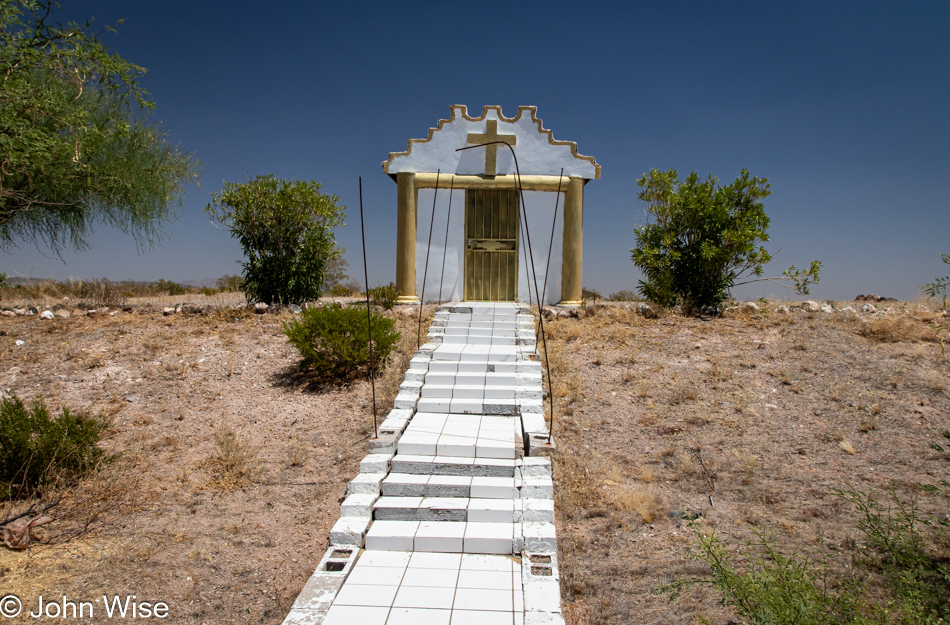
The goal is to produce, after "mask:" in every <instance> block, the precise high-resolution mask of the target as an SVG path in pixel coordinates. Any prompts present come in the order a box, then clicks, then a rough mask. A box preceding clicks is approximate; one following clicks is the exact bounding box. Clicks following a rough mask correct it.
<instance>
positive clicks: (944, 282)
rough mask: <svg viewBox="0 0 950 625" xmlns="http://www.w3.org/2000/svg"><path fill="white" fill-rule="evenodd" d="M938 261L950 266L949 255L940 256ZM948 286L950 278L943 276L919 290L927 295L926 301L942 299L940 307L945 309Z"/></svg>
mask: <svg viewBox="0 0 950 625" xmlns="http://www.w3.org/2000/svg"><path fill="white" fill-rule="evenodd" d="M940 260H942V261H943V262H944V263H945V264H947V265H950V255H947V254H941V255H940ZM948 286H950V276H944V277H942V278H937V279H936V280H934V281H933V282H928V283H927V284H924V285H923V286H921V287H920V288H921V289H922V290H923V292H924V293H926V294H927V299H931V298H934V297H942V298H943V304H942V307H943V308H946V307H947V287H948Z"/></svg>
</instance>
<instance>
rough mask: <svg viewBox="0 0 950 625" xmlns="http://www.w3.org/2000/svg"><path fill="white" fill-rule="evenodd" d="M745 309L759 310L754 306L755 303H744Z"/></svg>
mask: <svg viewBox="0 0 950 625" xmlns="http://www.w3.org/2000/svg"><path fill="white" fill-rule="evenodd" d="M745 307H746V308H748V309H749V310H758V309H759V305H758V304H756V303H755V302H746V303H745Z"/></svg>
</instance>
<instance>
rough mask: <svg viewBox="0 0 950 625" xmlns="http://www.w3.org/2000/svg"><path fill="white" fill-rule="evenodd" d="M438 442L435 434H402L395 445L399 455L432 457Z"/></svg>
mask: <svg viewBox="0 0 950 625" xmlns="http://www.w3.org/2000/svg"><path fill="white" fill-rule="evenodd" d="M438 441H439V437H438V435H435V434H432V435H425V434H403V435H402V438H400V439H399V442H398V443H396V445H397V449H398V450H399V453H401V454H413V455H422V456H434V455H435V451H436V444H437V443H438Z"/></svg>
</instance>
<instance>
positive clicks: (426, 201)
mask: <svg viewBox="0 0 950 625" xmlns="http://www.w3.org/2000/svg"><path fill="white" fill-rule="evenodd" d="M473 151H474V150H473ZM499 154H500V153H499ZM434 193H435V191H434V190H433V189H421V190H420V191H419V199H418V205H417V206H418V208H417V218H418V222H417V226H416V294H418V295H419V296H420V297H423V296H424V298H425V301H426V302H437V301H439V299H441V300H442V301H443V302H448V301H461V300H462V299H463V297H464V295H465V293H464V285H463V276H464V262H465V232H464V227H463V223H464V217H465V191H464V190H458V189H456V190H455V191H454V192H453V193H454V195H453V197H452V214H451V218H450V222H449V234H448V245H447V246H446V245H445V225H446V223H445V222H446V217H447V216H448V210H449V191H448V190H446V189H439V193H438V197H437V198H436V205H435V223H434V224H433V226H432V248H431V252H430V253H429V260H428V262H429V266H428V271H426V250H427V249H428V244H429V223H430V220H431V218H432V199H433V194H434ZM558 195H560V198H559V200H558V208H557V222H556V223H555V225H554V245H553V246H550V245H549V244H550V242H551V224H552V220H553V217H554V201H555V198H556V197H557V196H558ZM524 201H525V207H526V213H527V216H528V231H529V232H530V234H531V248H532V251H533V252H534V254H533V257H534V269H535V274H536V275H537V283H538V284H537V289H538V293H541V292H542V290H544V276H545V272H546V268H545V265H546V264H547V262H548V248H549V247H550V248H551V260H550V271H549V272H548V273H549V276H548V282H547V290H546V291H545V293H544V303H545V304H556V303H558V302H559V301H561V256H562V251H561V250H562V246H563V240H564V239H563V236H564V235H563V232H564V194H563V193H560V194H557V193H545V192H541V191H526V192H525V193H524ZM525 248H527V244H525V245H524V246H522V244H521V240H520V235H519V241H518V301H519V302H528V301H529V300H530V301H532V302H533V301H535V295H534V282H533V279H532V278H531V277H530V276H531V264H530V263H529V262H528V258H527V256H526V252H527V250H526V249H525ZM443 251H445V263H444V268H445V273H444V276H442V275H441V274H442V270H443V262H442V258H443ZM423 275H425V290H424V292H423V288H422V287H423V285H422V280H423ZM440 278H441V280H442V291H441V298H440V293H439V283H440ZM529 286H530V288H531V297H530V298H529V297H528V288H529ZM423 293H424V294H423Z"/></svg>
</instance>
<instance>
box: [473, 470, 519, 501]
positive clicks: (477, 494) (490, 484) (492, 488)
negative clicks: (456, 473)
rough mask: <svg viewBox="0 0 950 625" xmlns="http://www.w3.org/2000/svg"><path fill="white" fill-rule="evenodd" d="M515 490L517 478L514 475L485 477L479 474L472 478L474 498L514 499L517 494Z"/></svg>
mask: <svg viewBox="0 0 950 625" xmlns="http://www.w3.org/2000/svg"><path fill="white" fill-rule="evenodd" d="M514 491H515V479H514V478H513V477H484V476H481V475H479V476H475V477H473V478H472V491H471V493H472V494H471V497H472V499H475V498H484V499H513V498H514V497H515V496H516V495H517V493H515V492H514Z"/></svg>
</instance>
